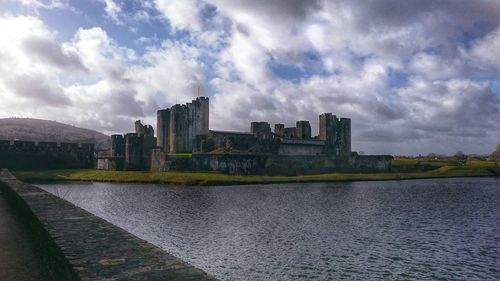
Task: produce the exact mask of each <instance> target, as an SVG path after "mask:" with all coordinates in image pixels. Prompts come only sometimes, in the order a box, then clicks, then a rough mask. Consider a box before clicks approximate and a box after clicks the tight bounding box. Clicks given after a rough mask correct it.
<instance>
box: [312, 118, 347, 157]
mask: <svg viewBox="0 0 500 281" xmlns="http://www.w3.org/2000/svg"><path fill="white" fill-rule="evenodd" d="M319 139H320V140H324V141H325V142H326V145H327V148H328V151H327V152H328V153H333V154H335V155H337V156H345V157H349V156H350V154H351V119H349V118H340V120H339V119H338V118H337V116H335V115H332V114H331V113H323V114H321V115H320V116H319Z"/></svg>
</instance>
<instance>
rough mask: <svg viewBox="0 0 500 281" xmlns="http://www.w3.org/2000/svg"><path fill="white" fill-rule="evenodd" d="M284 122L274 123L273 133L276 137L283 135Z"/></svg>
mask: <svg viewBox="0 0 500 281" xmlns="http://www.w3.org/2000/svg"><path fill="white" fill-rule="evenodd" d="M284 130H285V124H274V134H275V135H276V136H278V137H283V134H284Z"/></svg>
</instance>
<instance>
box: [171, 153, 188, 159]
mask: <svg viewBox="0 0 500 281" xmlns="http://www.w3.org/2000/svg"><path fill="white" fill-rule="evenodd" d="M169 156H170V157H175V158H191V157H193V154H192V153H174V154H169Z"/></svg>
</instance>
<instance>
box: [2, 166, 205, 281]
mask: <svg viewBox="0 0 500 281" xmlns="http://www.w3.org/2000/svg"><path fill="white" fill-rule="evenodd" d="M0 181H2V182H3V183H5V186H6V187H5V189H7V190H6V192H7V193H8V194H9V198H10V199H9V200H11V201H12V200H14V201H16V202H14V204H13V205H15V206H16V210H18V211H20V212H23V213H25V214H28V215H31V219H33V220H36V222H35V225H38V228H39V229H38V230H39V231H40V232H41V233H42V234H43V233H45V234H47V239H51V240H52V241H49V242H50V243H52V242H53V247H52V251H51V252H49V253H47V254H48V255H58V254H60V255H61V256H62V257H63V258H64V259H65V260H62V261H61V260H59V261H58V262H57V264H58V265H57V266H60V264H63V265H64V264H67V267H68V269H67V270H64V269H63V270H59V271H61V272H56V273H55V277H57V279H54V280H215V278H213V277H211V276H209V275H207V274H206V273H205V272H203V271H202V270H200V269H197V268H195V267H193V266H191V265H189V264H187V263H185V262H183V261H181V260H180V259H178V258H176V257H174V256H172V255H170V254H168V253H166V252H164V251H163V250H161V249H160V248H158V247H156V246H154V245H152V244H150V243H148V242H146V241H144V240H141V239H139V238H138V237H136V236H134V235H132V234H130V233H128V232H126V231H125V230H123V229H121V228H119V227H117V226H115V225H112V224H111V223H109V222H107V221H105V220H103V219H101V218H99V217H96V216H95V215H93V214H91V213H89V212H87V211H85V210H83V209H81V208H79V207H76V206H75V205H73V204H71V203H69V202H67V201H65V200H63V199H61V198H59V197H56V196H54V195H52V194H50V193H48V192H46V191H44V190H42V189H40V188H38V187H36V186H33V185H31V184H27V183H24V182H22V181H19V180H17V179H16V178H15V177H14V176H13V175H12V174H11V173H10V172H9V171H7V170H6V169H2V171H1V173H0ZM50 243H49V244H50ZM47 258H48V259H50V258H51V257H47ZM55 259H56V260H57V258H55ZM61 275H62V277H61ZM60 278H63V279H60Z"/></svg>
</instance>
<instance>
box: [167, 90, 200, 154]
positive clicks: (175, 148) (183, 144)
mask: <svg viewBox="0 0 500 281" xmlns="http://www.w3.org/2000/svg"><path fill="white" fill-rule="evenodd" d="M209 116H210V115H209V99H208V98H207V97H198V98H196V100H193V101H192V102H190V103H187V104H182V105H181V104H176V105H174V106H172V107H171V108H170V109H164V110H159V111H158V112H157V122H158V123H157V131H158V146H159V147H161V148H162V149H163V151H164V152H167V153H180V152H192V151H193V149H195V148H196V147H199V144H198V143H197V142H198V140H199V139H201V138H200V136H205V137H206V136H208V129H209Z"/></svg>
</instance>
